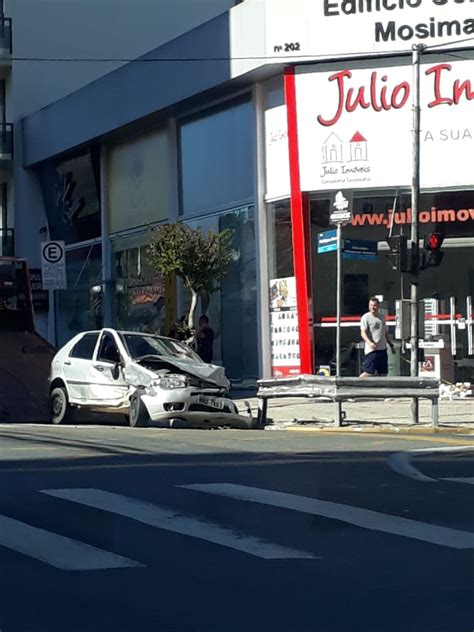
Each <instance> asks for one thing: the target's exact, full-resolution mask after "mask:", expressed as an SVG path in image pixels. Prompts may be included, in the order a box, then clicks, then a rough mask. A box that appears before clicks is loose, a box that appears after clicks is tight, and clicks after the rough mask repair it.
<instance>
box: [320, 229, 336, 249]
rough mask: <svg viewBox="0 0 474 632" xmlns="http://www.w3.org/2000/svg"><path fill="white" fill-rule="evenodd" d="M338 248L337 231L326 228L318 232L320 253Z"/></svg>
mask: <svg viewBox="0 0 474 632" xmlns="http://www.w3.org/2000/svg"><path fill="white" fill-rule="evenodd" d="M335 250H337V231H336V230H325V231H324V232H323V233H319V234H318V254H322V253H323V252H333V251H335Z"/></svg>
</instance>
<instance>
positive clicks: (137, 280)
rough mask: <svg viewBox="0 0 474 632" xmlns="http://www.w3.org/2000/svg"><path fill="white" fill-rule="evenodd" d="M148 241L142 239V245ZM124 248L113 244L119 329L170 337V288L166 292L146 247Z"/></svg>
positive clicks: (145, 238)
mask: <svg viewBox="0 0 474 632" xmlns="http://www.w3.org/2000/svg"><path fill="white" fill-rule="evenodd" d="M148 237H149V236H143V237H142V238H141V240H140V241H142V242H146V241H147V240H148ZM132 239H133V238H132ZM129 243H130V241H129ZM123 245H124V244H123V243H120V242H116V243H115V244H113V248H114V251H115V252H114V253H113V262H114V269H115V280H114V284H115V291H114V293H113V301H114V304H115V309H114V310H113V311H114V314H115V319H116V326H117V328H119V329H123V330H128V331H143V332H148V333H156V334H167V333H168V331H167V328H169V316H170V314H168V319H167V314H166V311H167V310H166V298H165V296H166V294H167V293H168V298H170V296H169V292H170V291H171V288H168V292H166V289H165V280H164V279H163V277H162V276H160V275H158V274H157V273H156V272H155V271H154V270H153V268H152V266H151V265H150V262H149V260H148V255H147V250H148V245H147V243H142V245H136V246H132V245H130V247H128V248H124V249H122V248H123ZM117 248H119V249H117ZM168 311H169V309H168Z"/></svg>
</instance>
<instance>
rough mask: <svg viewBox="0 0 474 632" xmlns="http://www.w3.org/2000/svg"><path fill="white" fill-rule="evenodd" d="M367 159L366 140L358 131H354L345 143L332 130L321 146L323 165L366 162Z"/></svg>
mask: <svg viewBox="0 0 474 632" xmlns="http://www.w3.org/2000/svg"><path fill="white" fill-rule="evenodd" d="M368 160H369V146H368V141H367V139H366V138H364V136H363V135H362V134H361V133H360V132H359V131H357V132H355V134H354V135H353V136H352V138H351V139H350V140H349V141H348V142H347V143H344V142H343V141H342V140H341V139H340V138H339V136H337V134H335V133H334V132H332V134H330V135H329V136H328V138H327V139H326V141H325V143H324V144H323V146H322V160H321V162H322V164H323V165H331V164H341V163H354V162H367V161H368Z"/></svg>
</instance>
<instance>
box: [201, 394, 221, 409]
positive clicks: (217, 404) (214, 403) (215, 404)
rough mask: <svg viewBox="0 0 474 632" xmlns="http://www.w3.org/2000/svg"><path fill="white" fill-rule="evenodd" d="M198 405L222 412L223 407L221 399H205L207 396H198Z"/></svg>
mask: <svg viewBox="0 0 474 632" xmlns="http://www.w3.org/2000/svg"><path fill="white" fill-rule="evenodd" d="M199 403H200V404H204V406H210V407H211V408H217V409H218V410H222V409H223V408H224V405H225V403H224V401H223V400H222V399H219V398H218V397H207V395H200V396H199Z"/></svg>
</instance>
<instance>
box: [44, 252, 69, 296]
mask: <svg viewBox="0 0 474 632" xmlns="http://www.w3.org/2000/svg"><path fill="white" fill-rule="evenodd" d="M41 269H42V272H43V288H44V289H45V290H65V289H67V279H66V250H65V246H64V241H46V242H44V243H42V244H41Z"/></svg>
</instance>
